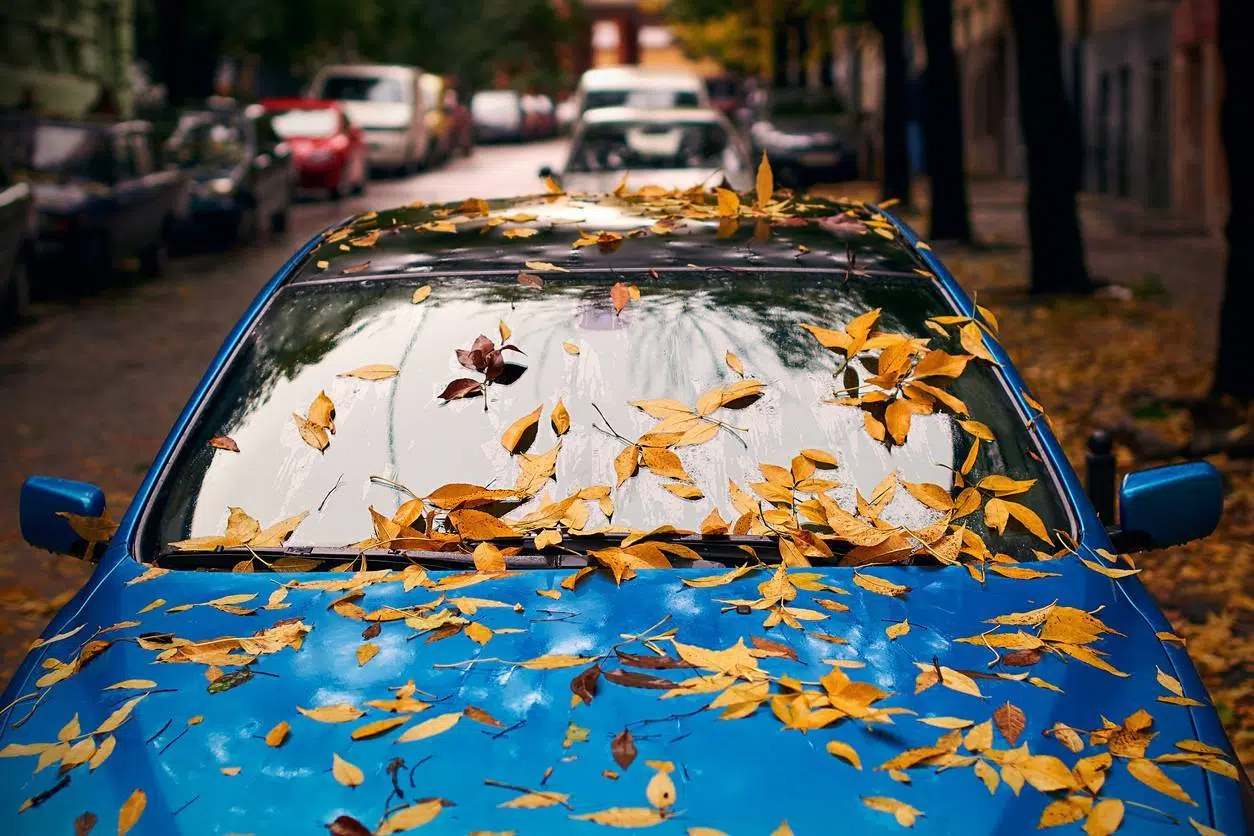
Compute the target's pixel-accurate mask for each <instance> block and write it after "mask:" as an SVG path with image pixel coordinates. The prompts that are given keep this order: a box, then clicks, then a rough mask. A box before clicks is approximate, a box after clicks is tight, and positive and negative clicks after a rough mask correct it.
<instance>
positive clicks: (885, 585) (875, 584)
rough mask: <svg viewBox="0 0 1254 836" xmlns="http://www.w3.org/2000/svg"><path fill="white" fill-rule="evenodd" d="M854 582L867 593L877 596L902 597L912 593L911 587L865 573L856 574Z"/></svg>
mask: <svg viewBox="0 0 1254 836" xmlns="http://www.w3.org/2000/svg"><path fill="white" fill-rule="evenodd" d="M853 582H854V583H855V584H857V585H858V586H860V587H862V588H863V589H865V590H866V591H867V592H874V593H875V594H876V595H888V596H890V597H900V596H902V595H905V594H906V593H907V592H909V591H910V587H908V586H902V585H901V584H898V583H893V582H892V581H887V580H884V579H883V578H881V577H877V576H875V575H867V574H863V573H857V574H855V575H854V576H853Z"/></svg>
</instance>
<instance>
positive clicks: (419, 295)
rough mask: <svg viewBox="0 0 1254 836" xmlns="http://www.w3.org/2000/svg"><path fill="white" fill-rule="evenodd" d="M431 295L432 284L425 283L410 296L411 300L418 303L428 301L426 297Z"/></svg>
mask: <svg viewBox="0 0 1254 836" xmlns="http://www.w3.org/2000/svg"><path fill="white" fill-rule="evenodd" d="M430 295H431V285H429V284H424V285H423V286H422V287H420V288H418V289H417V290H415V291H414V295H413V296H412V297H411V298H410V301H411V302H413V303H414V304H415V305H417V304H418V303H420V302H423V301H426V298H427V297H428V296H430Z"/></svg>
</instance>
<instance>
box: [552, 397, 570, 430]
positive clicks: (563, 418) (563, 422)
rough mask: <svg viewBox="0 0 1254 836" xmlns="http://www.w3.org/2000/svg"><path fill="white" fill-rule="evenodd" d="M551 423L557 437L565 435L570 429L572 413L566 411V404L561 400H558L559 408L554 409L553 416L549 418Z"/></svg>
mask: <svg viewBox="0 0 1254 836" xmlns="http://www.w3.org/2000/svg"><path fill="white" fill-rule="evenodd" d="M549 421H550V422H551V423H552V424H553V432H555V433H556V434H557V435H565V434H566V431H567V430H569V429H570V413H569V412H567V411H566V404H565V403H563V402H562V399H561V398H558V399H557V406H555V407H553V414H552V415H551V416H550V417H549Z"/></svg>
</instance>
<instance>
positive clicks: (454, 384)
mask: <svg viewBox="0 0 1254 836" xmlns="http://www.w3.org/2000/svg"><path fill="white" fill-rule="evenodd" d="M480 394H483V384H482V383H480V382H479V381H477V380H471V379H470V378H468V377H459V378H457V379H456V380H452V381H449V384H448V386H445V387H444V391H443V392H441V393H440V394H438V395H436V397H437V398H441V399H442V400H445V401H452V400H457V399H458V398H468V397H471V396H472V395H480Z"/></svg>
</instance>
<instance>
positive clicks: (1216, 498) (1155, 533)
mask: <svg viewBox="0 0 1254 836" xmlns="http://www.w3.org/2000/svg"><path fill="white" fill-rule="evenodd" d="M1223 504H1224V497H1223V477H1222V476H1220V474H1219V471H1218V470H1216V469H1215V467H1214V466H1213V465H1212V464H1210V463H1209V462H1185V463H1184V464H1169V465H1166V466H1164V467H1155V468H1151V469H1149V470H1138V471H1136V472H1135V473H1129V474H1128V475H1127V476H1124V477H1123V484H1122V485H1120V486H1119V538H1118V539H1119V540H1120V546H1121V550H1123V551H1132V550H1136V549H1147V548H1163V547H1165V546H1177V545H1180V544H1181V543H1187V542H1189V541H1190V540H1198V539H1200V538H1202V537H1205V536H1206V535H1208V534H1210V533H1211V532H1212V531H1214V530H1215V526H1217V525H1219V518H1220V517H1221V516H1222V515H1223Z"/></svg>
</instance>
